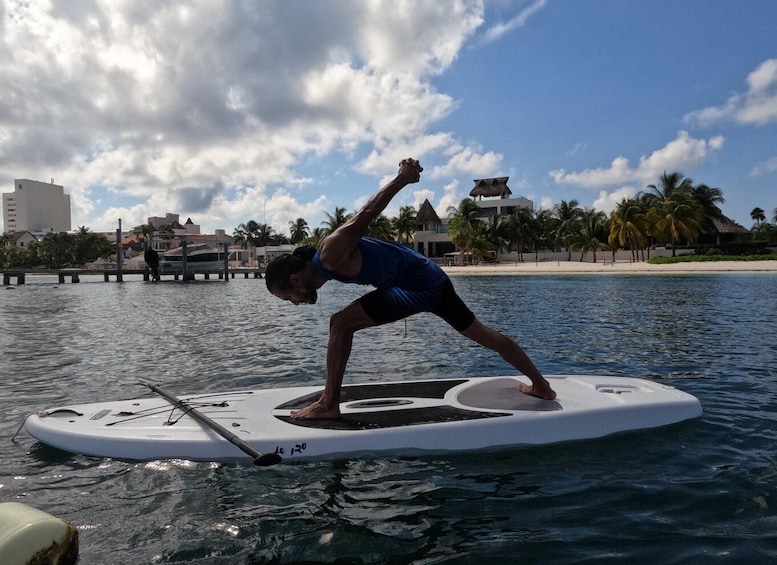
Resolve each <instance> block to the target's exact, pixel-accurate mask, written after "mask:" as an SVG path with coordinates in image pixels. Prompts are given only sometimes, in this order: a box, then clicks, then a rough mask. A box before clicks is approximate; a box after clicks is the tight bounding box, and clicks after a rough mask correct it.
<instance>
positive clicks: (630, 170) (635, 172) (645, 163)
mask: <svg viewBox="0 0 777 565" xmlns="http://www.w3.org/2000/svg"><path fill="white" fill-rule="evenodd" d="M723 141H724V140H723V137H722V136H716V137H712V138H710V139H708V140H704V139H696V138H693V137H691V136H690V135H689V134H688V132H686V131H680V132H678V134H677V137H676V138H675V139H673V140H672V141H670V142H669V143H667V144H666V145H665V146H664V147H662V148H661V149H657V150H655V151H653V153H651V154H650V155H648V156H644V155H643V156H642V157H640V159H639V164H638V165H637V166H636V167H631V166H630V164H629V160H628V159H627V158H626V157H623V156H619V157H616V158H615V159H613V161H612V163H610V166H609V167H607V168H597V169H586V170H584V171H580V172H567V171H566V170H564V169H557V170H554V171H551V172H550V176H551V177H552V178H553V180H554V181H556V182H557V183H560V184H574V185H579V186H584V187H587V188H601V187H605V186H612V185H616V184H623V183H629V182H642V183H649V182H653V181H655V179H657V178H658V177H659V176H661V174H662V173H663V172H664V171H673V170H682V169H688V168H693V167H696V166H698V165H700V164H701V163H703V162H704V161H705V160H706V159H707V158H708V157H709V156H710V155H712V154H714V153H715V152H717V151H719V150H720V149H721V148H722V147H723Z"/></svg>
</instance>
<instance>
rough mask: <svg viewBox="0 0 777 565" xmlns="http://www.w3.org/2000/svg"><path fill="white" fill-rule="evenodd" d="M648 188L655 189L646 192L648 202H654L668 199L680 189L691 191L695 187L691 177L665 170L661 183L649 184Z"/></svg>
mask: <svg viewBox="0 0 777 565" xmlns="http://www.w3.org/2000/svg"><path fill="white" fill-rule="evenodd" d="M647 187H648V188H650V189H652V190H653V193H652V194H651V193H646V196H645V197H646V198H647V200H648V202H650V203H652V202H653V201H655V200H667V199H668V198H670V197H671V196H672V194H673V193H674V192H676V191H678V190H684V191H686V192H691V190H692V189H693V181H692V180H691V179H689V178H685V177H684V176H683V174H682V173H678V172H674V173H668V174H667V172H666V171H664V174H663V175H661V178H660V179H659V184H658V185H655V184H649V185H647Z"/></svg>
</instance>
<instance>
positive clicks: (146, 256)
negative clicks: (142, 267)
mask: <svg viewBox="0 0 777 565" xmlns="http://www.w3.org/2000/svg"><path fill="white" fill-rule="evenodd" d="M143 260H144V261H145V262H146V265H148V268H149V269H150V270H151V280H153V281H154V282H157V281H159V253H157V252H156V251H154V250H153V249H146V251H145V252H144V253H143Z"/></svg>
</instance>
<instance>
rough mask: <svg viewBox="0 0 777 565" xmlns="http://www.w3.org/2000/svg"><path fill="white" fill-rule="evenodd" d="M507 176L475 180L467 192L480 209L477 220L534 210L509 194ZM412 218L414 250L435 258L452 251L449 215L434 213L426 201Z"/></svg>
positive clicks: (524, 200)
mask: <svg viewBox="0 0 777 565" xmlns="http://www.w3.org/2000/svg"><path fill="white" fill-rule="evenodd" d="M509 178H510V177H496V178H490V179H476V180H475V187H474V188H473V189H472V190H471V191H470V193H469V195H470V196H471V197H472V198H473V199H474V201H475V205H476V206H477V207H478V208H480V209H481V210H482V215H481V216H480V219H481V220H487V219H488V218H490V217H491V216H494V215H495V214H499V215H501V216H509V215H510V214H512V213H513V212H514V211H515V210H516V209H517V208H528V209H529V210H534V202H532V201H531V200H529V199H528V198H524V197H522V196H519V197H517V198H513V197H512V191H511V190H510V188H509V187H508V186H507V180H508V179H509ZM446 212H447V210H446ZM416 220H417V223H418V227H417V230H416V232H415V234H414V235H413V248H414V249H415V250H416V251H418V252H419V253H421V254H422V255H426V256H427V257H437V258H442V257H444V256H445V255H451V254H454V253H456V248H455V246H454V245H453V243H452V242H451V238H450V236H449V235H448V222H449V221H450V218H449V217H447V216H445V217H440V216H438V215H437V212H435V210H434V208H433V207H432V205H431V204H430V203H429V201H428V200H426V201H424V203H423V204H422V205H421V208H420V209H419V210H418V214H417V215H416Z"/></svg>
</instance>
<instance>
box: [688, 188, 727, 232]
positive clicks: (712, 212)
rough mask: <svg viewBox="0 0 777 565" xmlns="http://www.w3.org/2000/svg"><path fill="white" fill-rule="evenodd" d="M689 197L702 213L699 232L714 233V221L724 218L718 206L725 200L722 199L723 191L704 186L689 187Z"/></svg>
mask: <svg viewBox="0 0 777 565" xmlns="http://www.w3.org/2000/svg"><path fill="white" fill-rule="evenodd" d="M691 196H693V199H694V200H696V202H698V203H699V205H700V206H701V207H702V210H703V211H704V219H703V220H702V226H701V230H702V231H703V232H704V233H716V232H717V229H716V228H715V220H723V219H724V218H725V216H724V215H723V211H722V210H721V209H720V208H719V207H718V204H723V203H724V202H725V201H726V199H725V198H723V191H722V190H720V189H719V188H712V187H709V186H707V185H706V184H698V185H696V186H692V187H691Z"/></svg>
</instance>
